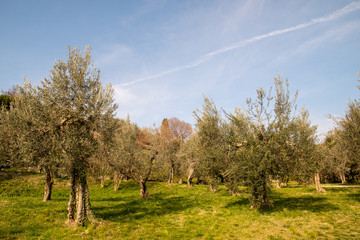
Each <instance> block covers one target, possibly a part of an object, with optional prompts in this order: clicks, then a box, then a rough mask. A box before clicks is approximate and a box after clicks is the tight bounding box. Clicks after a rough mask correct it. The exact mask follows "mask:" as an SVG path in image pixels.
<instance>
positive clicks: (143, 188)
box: [139, 181, 151, 198]
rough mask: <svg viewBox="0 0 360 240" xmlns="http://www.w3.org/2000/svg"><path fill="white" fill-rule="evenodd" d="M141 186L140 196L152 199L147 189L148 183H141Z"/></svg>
mask: <svg viewBox="0 0 360 240" xmlns="http://www.w3.org/2000/svg"><path fill="white" fill-rule="evenodd" d="M139 184H140V196H141V197H143V198H151V196H150V194H149V192H148V190H147V187H146V182H145V181H140V182H139Z"/></svg>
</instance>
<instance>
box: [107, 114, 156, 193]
mask: <svg viewBox="0 0 360 240" xmlns="http://www.w3.org/2000/svg"><path fill="white" fill-rule="evenodd" d="M155 134H156V133H154V132H153V131H152V130H151V129H147V128H143V129H140V128H139V127H138V126H137V125H136V124H134V123H131V122H130V118H129V117H128V118H127V120H126V121H122V122H121V124H120V129H119V131H118V132H117V140H116V141H117V146H116V148H115V149H114V153H113V154H114V155H113V160H112V162H111V165H112V166H114V168H115V171H117V172H119V173H120V174H122V175H124V176H127V177H129V178H131V179H133V180H134V181H135V182H137V183H138V184H139V186H140V196H141V197H143V198H150V194H149V191H148V189H147V187H146V183H147V181H148V180H149V177H150V174H151V171H152V167H153V162H154V160H155V157H156V155H157V154H158V150H157V147H158V143H157V142H156V136H155Z"/></svg>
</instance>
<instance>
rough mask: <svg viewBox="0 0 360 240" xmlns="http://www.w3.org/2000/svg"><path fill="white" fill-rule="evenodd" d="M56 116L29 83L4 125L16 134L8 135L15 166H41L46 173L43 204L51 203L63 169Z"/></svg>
mask: <svg viewBox="0 0 360 240" xmlns="http://www.w3.org/2000/svg"><path fill="white" fill-rule="evenodd" d="M53 117H54V116H53V115H52V109H51V107H50V106H46V105H45V104H44V103H43V102H42V101H41V99H40V98H39V91H38V90H37V88H36V87H34V86H32V85H31V83H30V82H29V81H25V82H24V84H23V86H22V87H21V88H18V92H17V93H16V97H15V98H14V101H13V102H12V104H11V107H10V109H9V111H7V112H6V118H7V120H6V122H5V123H4V125H2V127H5V128H6V129H7V132H12V134H11V135H8V136H9V139H10V143H9V145H8V148H9V149H11V154H9V156H10V155H11V160H12V161H11V163H12V165H14V166H19V167H38V168H40V169H41V170H42V171H43V172H44V175H45V190H44V198H43V201H48V200H51V193H52V185H53V183H54V181H53V174H54V171H56V170H57V169H58V168H59V167H60V162H59V160H60V154H59V147H58V144H57V143H58V142H59V131H58V130H59V129H58V125H57V124H54V121H53V120H54V119H53Z"/></svg>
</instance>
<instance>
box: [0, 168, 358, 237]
mask: <svg viewBox="0 0 360 240" xmlns="http://www.w3.org/2000/svg"><path fill="white" fill-rule="evenodd" d="M1 174H2V175H0V239H360V188H326V190H327V193H325V194H319V193H317V192H316V191H315V188H314V187H299V186H296V185H293V186H290V187H287V188H282V189H279V190H275V189H274V190H273V191H272V193H271V200H272V201H273V203H274V205H275V207H274V208H268V209H264V210H261V211H259V210H250V209H249V202H248V199H247V196H246V194H244V195H242V196H239V197H231V196H229V194H228V192H227V190H226V189H225V188H224V187H220V189H219V191H218V192H216V193H211V192H210V191H209V190H208V188H207V187H206V186H201V185H197V186H195V187H194V188H191V189H189V188H187V186H186V185H185V184H183V185H178V184H173V185H170V184H167V183H156V182H150V183H149V184H148V188H149V191H150V194H151V195H152V199H150V200H146V199H141V198H140V197H139V196H138V194H139V188H138V186H137V185H136V184H135V183H134V182H132V181H128V182H123V183H121V185H120V188H119V190H118V191H117V192H114V191H113V188H112V187H113V186H112V183H111V182H108V184H107V186H106V187H105V188H101V187H100V184H96V185H95V184H92V185H91V186H90V194H91V201H92V202H91V203H92V206H93V209H94V212H95V214H96V216H97V217H98V218H99V219H100V221H101V223H100V224H97V225H88V226H87V227H78V228H73V227H67V226H66V225H65V224H64V223H65V220H66V214H67V200H68V187H67V181H66V180H60V179H57V180H56V182H55V184H54V191H53V200H52V201H50V202H42V194H43V182H44V178H43V176H42V175H38V174H33V173H21V174H18V173H15V172H11V174H12V176H9V175H4V173H3V172H2V173H1Z"/></svg>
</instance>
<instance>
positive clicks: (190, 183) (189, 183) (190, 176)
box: [187, 167, 194, 188]
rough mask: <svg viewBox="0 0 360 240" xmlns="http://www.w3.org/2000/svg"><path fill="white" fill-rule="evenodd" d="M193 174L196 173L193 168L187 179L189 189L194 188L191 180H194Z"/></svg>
mask: <svg viewBox="0 0 360 240" xmlns="http://www.w3.org/2000/svg"><path fill="white" fill-rule="evenodd" d="M193 173H194V168H193V167H192V168H190V170H189V175H188V178H187V185H188V187H189V188H190V187H192V181H191V180H192V175H193Z"/></svg>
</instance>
